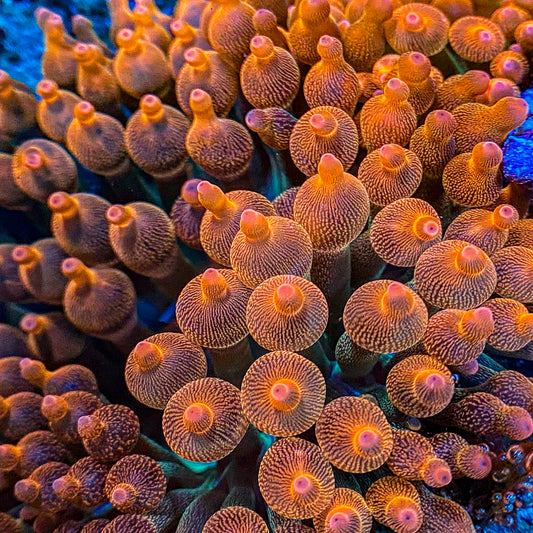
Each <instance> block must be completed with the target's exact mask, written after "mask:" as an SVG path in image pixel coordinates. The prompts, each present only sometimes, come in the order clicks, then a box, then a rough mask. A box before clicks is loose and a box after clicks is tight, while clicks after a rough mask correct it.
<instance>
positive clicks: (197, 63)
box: [183, 46, 208, 68]
mask: <svg viewBox="0 0 533 533" xmlns="http://www.w3.org/2000/svg"><path fill="white" fill-rule="evenodd" d="M183 59H185V61H186V62H187V63H188V64H189V65H190V66H191V67H194V68H200V67H202V66H203V65H205V64H207V62H208V58H207V54H206V53H205V51H204V50H202V49H201V48H198V47H196V46H193V47H191V48H187V50H185V52H183Z"/></svg>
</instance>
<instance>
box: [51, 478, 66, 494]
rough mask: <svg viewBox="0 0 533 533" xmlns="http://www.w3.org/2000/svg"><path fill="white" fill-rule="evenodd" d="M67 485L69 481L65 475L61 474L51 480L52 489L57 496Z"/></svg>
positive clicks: (63, 491) (63, 492)
mask: <svg viewBox="0 0 533 533" xmlns="http://www.w3.org/2000/svg"><path fill="white" fill-rule="evenodd" d="M68 485H69V483H68V481H67V478H66V477H65V476H61V477H58V478H57V479H54V481H53V482H52V489H53V491H54V492H55V493H56V494H57V495H58V496H60V495H61V494H65V492H66V490H67V487H68Z"/></svg>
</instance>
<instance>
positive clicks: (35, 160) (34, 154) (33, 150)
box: [22, 146, 45, 170]
mask: <svg viewBox="0 0 533 533" xmlns="http://www.w3.org/2000/svg"><path fill="white" fill-rule="evenodd" d="M22 163H23V165H24V166H25V167H26V168H29V169H30V170H37V169H38V168H41V167H42V166H43V165H44V164H45V157H44V154H43V152H42V151H41V150H39V148H37V147H36V146H30V147H29V148H27V149H26V150H24V152H23V154H22Z"/></svg>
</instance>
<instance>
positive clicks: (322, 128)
mask: <svg viewBox="0 0 533 533" xmlns="http://www.w3.org/2000/svg"><path fill="white" fill-rule="evenodd" d="M309 125H310V126H311V129H312V130H313V132H314V133H315V134H316V135H319V136H321V137H325V136H327V135H331V134H332V133H334V132H335V130H336V128H337V121H336V119H335V117H333V116H332V115H330V114H329V113H314V114H313V115H311V117H310V118H309Z"/></svg>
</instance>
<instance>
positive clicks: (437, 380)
mask: <svg viewBox="0 0 533 533" xmlns="http://www.w3.org/2000/svg"><path fill="white" fill-rule="evenodd" d="M424 385H425V386H426V388H427V389H429V390H433V391H438V390H442V389H445V388H446V387H447V386H448V382H447V380H446V379H445V377H444V376H443V375H442V374H439V373H438V372H430V373H428V374H427V375H426V376H425V378H424Z"/></svg>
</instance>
